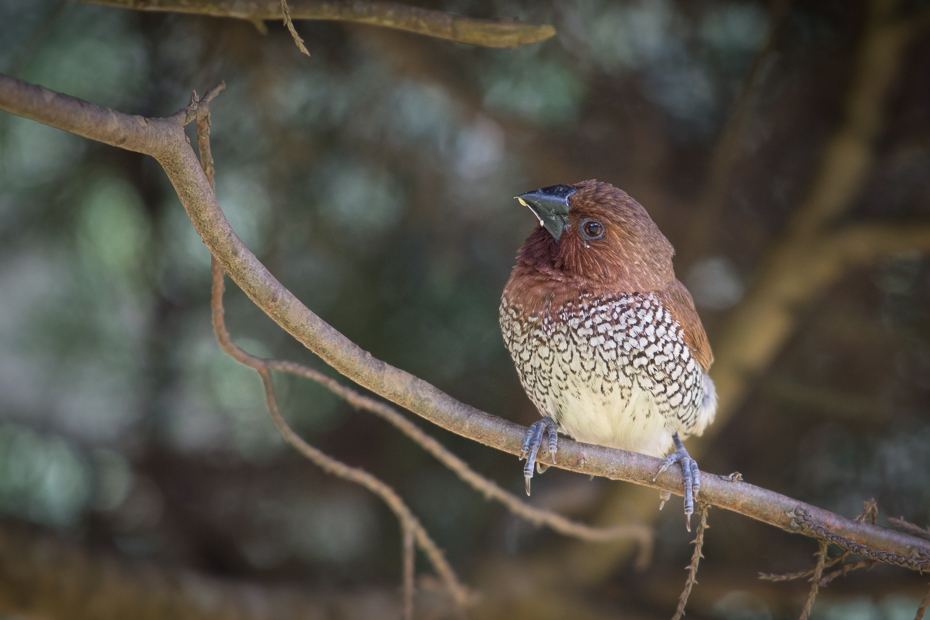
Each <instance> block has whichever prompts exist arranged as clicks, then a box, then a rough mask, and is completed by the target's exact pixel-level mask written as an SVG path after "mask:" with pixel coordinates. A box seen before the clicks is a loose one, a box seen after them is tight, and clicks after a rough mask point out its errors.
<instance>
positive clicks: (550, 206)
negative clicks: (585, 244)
mask: <svg viewBox="0 0 930 620" xmlns="http://www.w3.org/2000/svg"><path fill="white" fill-rule="evenodd" d="M576 191H577V190H576V189H575V188H574V187H572V186H571V185H553V186H552V187H543V188H541V189H534V190H533V191H531V192H526V193H525V194H520V195H519V196H517V200H519V201H520V204H521V205H523V206H525V207H529V208H530V210H532V211H533V215H535V216H536V219H538V220H539V225H540V226H545V227H546V230H548V231H549V234H550V235H552V238H553V239H555V240H556V241H558V240H559V237H561V236H562V231H563V230H565V229H566V228H568V209H569V205H568V199H569V197H570V196H571V195H572V194H574V193H575V192H576Z"/></svg>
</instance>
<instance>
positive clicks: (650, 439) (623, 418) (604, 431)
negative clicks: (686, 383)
mask: <svg viewBox="0 0 930 620" xmlns="http://www.w3.org/2000/svg"><path fill="white" fill-rule="evenodd" d="M565 387H566V389H565V390H563V391H562V393H561V394H560V396H559V398H558V400H557V401H555V400H554V401H553V402H551V403H549V409H550V411H553V412H558V413H557V416H558V422H559V426H560V427H561V428H562V430H564V431H565V432H566V433H567V434H568V435H571V436H572V437H573V438H575V439H576V440H578V441H583V442H585V443H593V444H596V445H599V446H608V447H611V448H619V449H621V450H631V451H633V452H639V453H641V454H649V455H652V456H664V455H665V454H666V453H667V452H668V449H669V448H670V447H671V445H672V432H673V431H672V430H670V429H669V427H668V421H667V420H666V418H665V416H664V415H662V414H660V413H659V411H658V408H657V407H656V404H655V401H654V400H653V397H652V395H651V394H650V393H649V392H646V391H644V390H643V389H642V388H640V386H639V385H638V384H637V383H636V382H634V383H633V385H632V386H631V387H630V388H629V389H627V390H616V391H614V392H613V393H611V394H609V395H604V394H603V393H600V392H597V393H596V392H594V391H592V390H590V389H587V387H588V386H587V385H567V386H565Z"/></svg>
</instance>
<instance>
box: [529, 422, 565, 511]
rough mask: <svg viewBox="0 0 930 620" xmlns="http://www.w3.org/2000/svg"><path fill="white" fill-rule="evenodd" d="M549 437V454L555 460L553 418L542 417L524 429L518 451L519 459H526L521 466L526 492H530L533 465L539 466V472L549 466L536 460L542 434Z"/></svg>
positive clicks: (557, 441) (556, 443)
mask: <svg viewBox="0 0 930 620" xmlns="http://www.w3.org/2000/svg"><path fill="white" fill-rule="evenodd" d="M544 434H545V435H548V437H549V456H550V457H551V458H552V460H553V461H554V460H555V453H556V451H557V450H558V449H559V433H558V427H557V426H556V423H555V420H553V419H552V418H543V419H542V420H540V421H539V422H534V423H533V425H532V426H530V428H529V429H528V430H527V431H526V435H525V436H524V437H523V451H522V452H521V453H520V460H521V461H522V460H523V459H526V464H525V465H524V466H523V477H524V478H525V479H526V494H527V495H529V494H530V480H531V479H532V478H533V466H534V465H535V466H537V467H538V468H539V473H543V472H544V471H546V469H547V468H548V467H549V466H548V465H543V464H542V463H537V462H536V453H537V452H539V446H540V445H542V439H543V435H544Z"/></svg>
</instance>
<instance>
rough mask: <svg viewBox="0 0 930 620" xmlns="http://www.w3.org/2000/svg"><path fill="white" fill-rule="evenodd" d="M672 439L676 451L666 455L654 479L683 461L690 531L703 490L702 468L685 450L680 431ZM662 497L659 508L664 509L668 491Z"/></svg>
mask: <svg viewBox="0 0 930 620" xmlns="http://www.w3.org/2000/svg"><path fill="white" fill-rule="evenodd" d="M672 440H673V441H674V442H675V451H674V452H672V453H671V454H669V455H668V456H667V457H665V460H664V461H662V467H660V468H659V471H657V472H656V475H655V478H653V479H652V481H653V482H655V480H656V478H658V477H659V474H661V473H662V472H664V471H665V470H666V469H668V468H669V467H671V466H672V465H674V464H675V463H681V473H682V477H683V478H684V480H685V527H687V528H688V531H689V532H690V531H691V515H692V514H694V502H696V501H697V499H698V494H699V493H700V492H701V470H699V469H698V465H697V461H695V460H694V459H693V458H691V455H690V454H688V451H687V450H685V445H684V444H683V443H681V438H680V437H679V436H678V433H675V434H674V435H672ZM661 497H662V505H661V506H659V510H661V509H662V506H664V505H665V500H666V499H668V497H667V494H666V493H663V494H662V496H661Z"/></svg>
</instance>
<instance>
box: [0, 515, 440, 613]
mask: <svg viewBox="0 0 930 620" xmlns="http://www.w3.org/2000/svg"><path fill="white" fill-rule="evenodd" d="M437 594H438V593H437ZM429 598H430V601H431V602H435V603H436V604H437V606H436V607H435V608H431V609H430V610H429V612H430V615H429V617H432V618H445V617H450V616H451V612H452V609H453V603H452V601H451V599H449V598H448V597H446V596H443V597H441V600H439V597H429ZM396 600H397V598H396V595H394V593H393V592H391V591H389V590H387V589H379V588H365V589H359V590H351V591H334V590H333V589H332V588H331V587H325V588H324V589H322V590H320V591H315V590H313V589H312V588H308V587H306V586H303V585H302V586H301V587H299V588H296V587H280V586H264V585H255V584H254V583H245V582H240V581H231V580H222V579H217V578H215V577H209V576H206V575H204V574H201V573H198V572H194V571H191V570H187V569H184V568H179V567H177V566H159V565H158V564H155V563H153V562H147V561H139V560H132V559H127V558H125V557H117V556H115V555H108V554H100V553H94V552H90V551H88V550H87V548H86V547H85V546H83V545H78V544H76V543H74V542H69V541H66V540H63V539H61V538H59V537H56V536H49V535H48V534H43V533H39V531H38V528H35V527H32V526H25V525H20V524H16V525H14V524H11V523H10V522H8V521H4V522H3V523H0V614H3V616H4V617H14V616H15V617H17V618H46V619H48V618H67V619H68V620H100V619H101V618H133V619H135V620H229V619H230V618H235V619H237V620H272V619H274V620H279V619H286V620H317V619H319V618H331V617H338V618H342V619H344V620H396V619H397V618H398V617H399V615H400V607H399V605H397V604H395V601H396Z"/></svg>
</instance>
